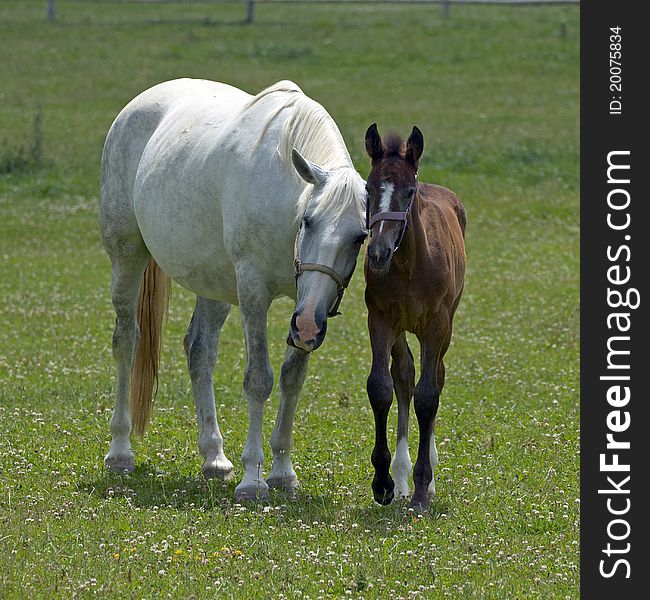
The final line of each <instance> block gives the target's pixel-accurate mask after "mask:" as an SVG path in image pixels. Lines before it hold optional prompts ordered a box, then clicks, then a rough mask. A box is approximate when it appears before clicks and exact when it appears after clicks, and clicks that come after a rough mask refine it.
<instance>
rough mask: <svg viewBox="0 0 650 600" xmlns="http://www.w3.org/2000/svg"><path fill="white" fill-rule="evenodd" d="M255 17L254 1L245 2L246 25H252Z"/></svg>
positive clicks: (247, 0)
mask: <svg viewBox="0 0 650 600" xmlns="http://www.w3.org/2000/svg"><path fill="white" fill-rule="evenodd" d="M254 17H255V0H246V23H252V22H253V18H254Z"/></svg>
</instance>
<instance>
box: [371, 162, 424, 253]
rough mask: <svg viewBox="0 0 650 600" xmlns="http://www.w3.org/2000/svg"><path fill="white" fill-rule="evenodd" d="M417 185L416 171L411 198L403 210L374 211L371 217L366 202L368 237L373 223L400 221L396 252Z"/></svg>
mask: <svg viewBox="0 0 650 600" xmlns="http://www.w3.org/2000/svg"><path fill="white" fill-rule="evenodd" d="M417 185H418V175H417V173H416V174H415V192H413V196H411V199H410V200H409V203H408V205H407V207H406V209H405V210H400V211H393V210H387V211H384V212H378V213H375V214H374V215H372V217H371V216H370V202H366V229H367V230H368V235H369V236H370V237H372V227H373V225H374V224H375V223H378V222H380V221H400V222H401V223H402V230H401V232H400V234H399V237H398V238H397V241H396V242H395V247H394V248H393V252H397V249H398V248H399V247H400V244H401V243H402V240H403V239H404V234H405V233H406V229H407V228H408V216H409V213H410V212H411V206H413V200H414V199H415V195H416V194H417Z"/></svg>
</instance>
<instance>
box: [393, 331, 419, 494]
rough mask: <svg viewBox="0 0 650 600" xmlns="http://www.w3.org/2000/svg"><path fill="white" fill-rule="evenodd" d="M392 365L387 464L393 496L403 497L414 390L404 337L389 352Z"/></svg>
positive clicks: (410, 357) (406, 490) (408, 468)
mask: <svg viewBox="0 0 650 600" xmlns="http://www.w3.org/2000/svg"><path fill="white" fill-rule="evenodd" d="M391 355H392V358H393V362H392V364H391V367H390V374H391V376H392V378H393V386H394V387H395V395H396V396H397V410H398V412H397V447H396V449H395V456H394V457H393V462H392V464H391V471H392V473H393V479H394V480H395V497H396V498H406V497H407V496H408V495H409V493H410V492H409V478H410V476H411V467H412V464H411V456H410V454H409V439H408V436H409V411H410V408H411V398H412V397H413V388H414V387H415V367H414V365H413V355H412V354H411V349H410V348H409V347H408V343H407V342H406V335H405V334H404V333H402V335H401V336H400V337H399V338H397V341H396V342H395V344H394V345H393V349H392V351H391Z"/></svg>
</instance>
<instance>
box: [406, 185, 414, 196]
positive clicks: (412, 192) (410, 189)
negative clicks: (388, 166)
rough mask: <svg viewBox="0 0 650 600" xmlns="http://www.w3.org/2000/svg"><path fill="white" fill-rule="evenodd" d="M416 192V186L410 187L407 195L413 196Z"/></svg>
mask: <svg viewBox="0 0 650 600" xmlns="http://www.w3.org/2000/svg"><path fill="white" fill-rule="evenodd" d="M414 194H415V188H414V187H412V188H409V190H408V192H406V197H407V198H412V197H413V195H414Z"/></svg>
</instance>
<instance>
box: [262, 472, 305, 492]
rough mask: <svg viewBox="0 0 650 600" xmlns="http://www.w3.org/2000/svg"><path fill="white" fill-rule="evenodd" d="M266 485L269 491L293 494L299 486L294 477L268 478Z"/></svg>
mask: <svg viewBox="0 0 650 600" xmlns="http://www.w3.org/2000/svg"><path fill="white" fill-rule="evenodd" d="M266 485H268V486H269V489H271V490H284V491H285V492H295V491H296V490H297V489H298V487H299V486H300V484H299V483H298V478H297V477H296V476H295V475H294V476H293V477H269V478H268V479H267V480H266Z"/></svg>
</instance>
